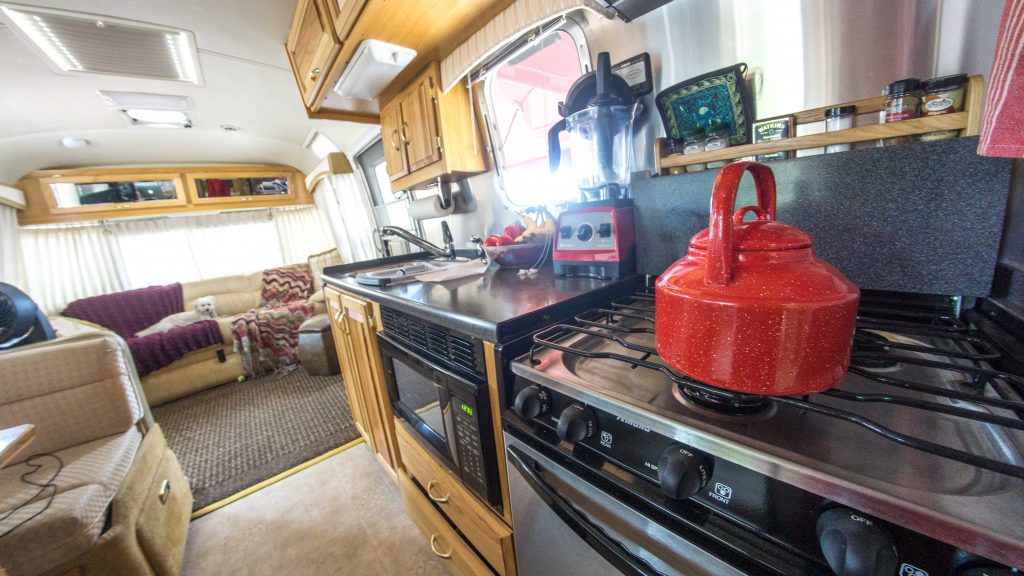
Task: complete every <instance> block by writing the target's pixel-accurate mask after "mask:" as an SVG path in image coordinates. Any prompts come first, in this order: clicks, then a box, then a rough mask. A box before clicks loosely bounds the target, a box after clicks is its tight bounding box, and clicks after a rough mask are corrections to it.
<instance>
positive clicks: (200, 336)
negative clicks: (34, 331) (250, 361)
mask: <svg viewBox="0 0 1024 576" xmlns="http://www.w3.org/2000/svg"><path fill="white" fill-rule="evenodd" d="M184 309H185V304H184V297H183V294H182V289H181V284H177V283H175V284H168V285H167V286H150V287H149V288H140V289H138V290H125V291H124V292H115V293H114V294H105V295H103V296H92V297H90V298H82V299H81V300H75V301H74V302H72V303H71V304H68V307H67V308H65V309H64V311H63V312H62V313H61V314H63V315H64V316H67V317H69V318H77V319H79V320H85V321H86V322H92V323H93V324H99V325H100V326H103V327H104V328H107V329H108V330H111V331H113V332H115V333H117V335H118V336H121V337H122V338H124V339H125V341H126V342H127V343H128V347H129V348H130V349H131V351H132V359H133V360H134V361H135V368H136V369H137V370H138V372H139V376H146V375H148V374H151V373H153V372H156V371H157V370H159V369H161V368H163V367H164V366H168V365H170V364H171V363H173V362H174V361H176V360H179V359H180V358H182V357H183V356H185V355H186V354H188V353H190V352H194V351H196V350H202V349H203V348H209V347H210V346H218V345H221V344H223V343H224V341H223V339H222V337H221V334H220V328H219V327H218V326H217V321H216V320H203V321H201V322H196V323H194V324H189V325H187V326H179V327H177V328H174V329H172V330H168V331H167V332H160V333H157V334H150V335H148V336H142V337H136V336H135V333H136V332H139V331H140V330H143V329H145V328H148V327H149V326H152V325H153V324H155V323H157V322H159V321H160V320H161V319H163V318H165V317H167V316H170V315H171V314H174V313H176V312H181V311H182V310H184Z"/></svg>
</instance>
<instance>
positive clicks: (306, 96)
mask: <svg viewBox="0 0 1024 576" xmlns="http://www.w3.org/2000/svg"><path fill="white" fill-rule="evenodd" d="M330 1H331V2H332V3H337V0H330ZM285 47H286V48H287V50H288V60H289V62H291V65H292V72H294V73H295V81H296V82H297V83H298V85H299V92H300V93H301V94H302V101H303V103H305V104H306V106H310V105H312V104H313V102H314V100H316V98H317V94H318V93H319V90H320V87H321V86H323V84H324V79H325V78H326V77H327V71H328V69H329V68H330V66H331V65H332V64H333V63H334V59H335V58H336V57H337V56H338V51H339V50H341V43H340V42H339V41H338V39H337V36H336V33H335V31H334V22H333V21H332V20H331V17H330V15H329V14H328V10H327V7H326V6H321V5H320V4H319V2H318V1H317V0H299V3H298V5H297V6H296V7H295V16H294V17H293V18H292V28H291V32H290V33H289V34H288V43H287V44H285Z"/></svg>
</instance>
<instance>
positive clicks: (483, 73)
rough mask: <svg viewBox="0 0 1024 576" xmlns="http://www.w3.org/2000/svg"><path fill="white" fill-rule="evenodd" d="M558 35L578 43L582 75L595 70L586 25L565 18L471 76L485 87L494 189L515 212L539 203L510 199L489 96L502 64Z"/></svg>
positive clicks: (519, 41) (519, 40) (522, 39)
mask: <svg viewBox="0 0 1024 576" xmlns="http://www.w3.org/2000/svg"><path fill="white" fill-rule="evenodd" d="M558 32H565V33H566V34H568V35H569V37H570V38H572V39H573V42H574V43H575V44H576V54H577V55H578V56H579V59H580V68H581V69H582V70H583V72H582V74H581V76H582V75H583V74H587V73H588V72H590V71H591V70H592V66H591V61H590V48H589V46H588V45H587V38H586V35H584V33H583V25H582V24H580V23H579V22H578V21H577V20H575V19H574V18H573V17H571V16H569V15H563V16H559V17H558V18H556V19H555V20H552V21H550V22H548V23H546V24H543V25H541V26H538V27H537V28H534V29H533V30H531V31H529V32H527V33H525V34H523V35H522V36H520V37H519V38H517V39H516V40H514V41H513V43H512V45H513V46H515V45H517V44H521V46H518V47H516V48H515V49H514V50H511V51H504V52H503V53H502V54H500V56H499V57H498V58H495V59H493V60H490V61H488V62H486V63H484V64H483V65H481V66H480V68H478V70H477V71H476V72H474V73H473V74H471V76H470V78H471V79H473V81H474V82H478V81H479V82H483V88H482V90H481V91H480V92H481V97H480V100H481V102H482V104H483V114H484V123H485V126H486V128H487V135H488V140H489V146H488V148H490V152H491V158H492V160H493V162H494V180H495V186H496V188H497V190H498V192H499V196H500V197H501V199H502V203H503V204H504V205H505V206H506V207H508V208H510V209H513V210H522V209H524V208H528V207H530V206H535V205H536V204H520V203H518V202H516V201H515V200H513V199H512V197H510V196H509V193H508V188H507V187H506V186H505V173H506V172H507V170H508V167H507V165H506V163H505V156H504V154H503V150H502V147H501V146H500V145H499V144H498V142H500V141H501V132H500V131H499V130H498V126H497V123H496V121H495V118H496V115H495V110H494V102H493V101H492V99H491V97H490V95H491V89H492V86H493V83H494V78H495V75H496V72H497V70H498V69H499V68H501V66H502V65H504V64H505V63H506V62H508V61H509V60H512V59H513V58H516V57H517V56H519V55H520V54H522V53H523V52H525V51H526V50H528V49H529V48H530V46H532V45H533V44H534V43H535V42H540V41H542V40H543V39H544V38H547V37H548V36H550V35H551V34H557V33H558Z"/></svg>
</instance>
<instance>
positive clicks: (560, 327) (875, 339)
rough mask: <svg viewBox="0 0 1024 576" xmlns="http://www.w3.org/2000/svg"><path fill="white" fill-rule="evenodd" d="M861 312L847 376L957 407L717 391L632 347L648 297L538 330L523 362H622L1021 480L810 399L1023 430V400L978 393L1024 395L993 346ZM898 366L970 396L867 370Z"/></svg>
mask: <svg viewBox="0 0 1024 576" xmlns="http://www.w3.org/2000/svg"><path fill="white" fill-rule="evenodd" d="M865 312H866V313H865ZM861 313H862V314H861V316H858V323H857V332H856V335H855V338H854V348H853V352H852V354H851V368H850V372H852V373H855V374H858V375H859V376H862V377H864V378H868V379H871V380H873V381H875V382H879V383H881V384H884V385H887V386H892V387H893V388H897V389H906V390H912V391H915V392H918V393H925V394H928V395H930V396H933V397H934V398H935V399H940V398H945V399H949V400H955V401H956V403H957V404H961V405H958V406H955V405H950V404H943V403H939V402H935V401H931V400H922V399H918V398H912V397H908V396H902V395H898V394H865V393H857V392H850V391H847V390H840V389H832V390H827V391H825V392H821V393H818V394H812V395H808V396H803V397H789V396H756V395H750V394H743V393H739V392H733V391H730V390H723V389H721V388H717V387H715V386H711V385H709V384H705V383H703V382H699V381H697V380H693V379H692V378H688V377H686V376H685V375H683V374H681V373H679V372H677V371H675V370H672V369H671V368H669V367H667V366H665V365H663V364H660V363H657V362H654V361H652V359H653V358H656V357H657V350H656V349H655V348H653V347H652V346H646V345H643V344H638V343H636V342H631V341H629V340H628V339H627V338H628V336H629V335H630V334H653V333H654V296H653V295H652V294H649V293H642V294H638V295H635V296H632V297H627V298H623V299H619V300H616V301H613V302H612V303H611V305H610V307H609V308H598V309H593V310H589V311H587V312H584V313H582V314H579V315H577V316H576V317H575V318H574V321H573V322H572V323H563V324H557V325H554V326H550V327H548V328H546V329H544V330H541V331H539V332H537V333H536V334H534V336H533V342H534V345H533V347H532V348H531V350H530V361H531V363H533V364H536V363H537V362H538V360H536V359H535V354H536V353H537V351H539V350H540V349H542V348H550V349H553V350H558V351H561V352H563V353H566V354H572V355H577V356H580V357H584V358H589V359H599V360H610V361H616V362H625V363H627V364H629V365H630V366H631V367H632V368H634V369H637V368H642V369H647V370H654V371H657V372H660V373H662V374H663V375H664V376H665V377H667V378H668V379H669V380H670V381H671V382H672V383H673V384H674V385H676V386H677V387H679V388H680V391H681V392H682V393H683V394H684V396H685V397H686V398H688V399H690V400H692V401H694V402H696V403H698V404H701V405H702V406H705V407H710V408H712V409H719V410H723V409H724V410H726V411H729V412H733V413H739V414H747V413H751V412H756V411H760V410H762V409H764V408H765V407H767V406H770V405H771V404H772V403H777V404H781V405H788V406H792V407H795V408H797V409H800V410H804V411H808V412H814V413H817V414H820V415H823V416H827V417H830V418H835V419H838V420H842V421H845V422H849V423H851V424H855V425H857V426H860V427H861V428H864V429H866V430H869V431H871V432H873V433H875V434H878V435H880V436H882V437H884V438H886V439H888V440H890V441H892V442H895V443H897V444H900V445H904V446H907V447H910V448H914V449H917V450H920V451H923V452H927V453H930V454H934V455H937V456H941V457H944V458H948V459H951V460H954V461H958V462H963V463H965V464H969V465H972V466H976V467H979V468H983V469H985V470H990V471H993V472H998V473H1001V474H1006V475H1008V476H1012V477H1015V478H1020V479H1024V466H1019V465H1016V464H1011V463H1008V462H1004V461H1000V460H995V459H992V458H988V457H985V456H981V455H978V454H973V453H971V452H967V451H964V450H960V449H956V448H952V447H949V446H945V445H943V444H938V443H935V442H931V441H929V440H927V439H924V438H919V437H915V436H912V435H909V434H905V433H902V432H898V431H896V430H893V429H892V428H889V427H887V426H885V425H884V424H882V423H880V422H878V421H875V420H872V419H870V418H867V417H865V416H862V415H859V414H855V413H853V412H850V411H848V410H843V409H840V408H836V407H834V406H830V405H825V404H822V403H820V402H817V401H816V399H817V398H818V397H822V396H827V397H829V398H832V399H839V400H842V401H844V402H849V403H886V404H890V405H896V406H903V407H906V408H908V409H913V410H925V411H929V412H934V413H941V414H946V415H950V416H954V417H957V418H963V419H966V420H972V421H975V422H979V423H985V424H991V425H997V426H1003V427H1005V428H1008V429H1013V430H1024V402H1021V401H1020V400H1019V399H1010V398H1006V397H992V396H986V395H984V390H985V389H986V385H987V384H993V383H996V382H1001V383H1005V384H1007V385H1009V386H1010V387H1011V388H1012V389H1013V390H1014V391H1015V392H1016V393H1017V397H1018V398H1019V396H1020V395H1021V391H1022V390H1024V378H1022V377H1020V376H1018V375H1016V374H1011V373H1008V372H1003V371H999V370H994V369H992V368H990V367H988V366H987V365H986V364H984V362H985V361H989V360H994V359H996V358H998V357H999V354H998V353H997V352H996V351H995V347H994V346H993V345H992V344H990V343H989V342H988V341H987V340H985V339H984V338H983V337H982V336H981V335H980V333H978V332H977V331H975V330H973V329H972V328H971V326H969V325H967V324H965V323H963V322H962V321H960V320H959V319H957V318H955V317H950V316H943V315H938V316H929V315H927V314H921V313H908V312H900V313H899V314H898V315H897V318H891V317H884V316H883V315H882V313H881V310H880V309H875V308H872V309H869V310H867V311H864V310H862V311H861ZM907 318H911V320H907ZM874 331H888V332H896V333H902V334H912V335H915V336H927V337H931V338H941V339H943V340H945V341H947V342H949V344H950V348H952V349H949V350H947V349H945V348H938V347H932V346H925V345H917V344H907V343H902V342H891V341H889V340H887V339H885V338H884V337H882V336H881V335H879V334H877V333H875V332H874ZM572 336H586V337H591V338H600V339H604V340H607V341H611V342H614V343H615V344H616V345H618V346H619V347H621V348H622V349H623V350H622V352H614V351H602V350H590V349H585V348H583V347H578V346H573V342H574V341H572V342H567V341H569V340H572V338H571V337H572ZM577 340H578V339H577ZM627 352H634V353H639V354H640V356H639V357H634V356H630V355H629V354H628V353H627ZM906 352H911V353H923V354H927V355H933V356H939V357H946V358H950V359H952V360H953V361H942V360H931V359H927V358H920V357H917V356H909V355H907V354H906ZM898 362H902V363H908V364H917V365H920V366H925V367H929V368H937V369H941V370H948V371H950V372H952V373H959V374H963V375H964V378H965V380H964V383H966V384H970V385H971V386H972V387H973V388H974V389H975V390H977V392H974V393H972V392H969V391H960V390H950V389H946V388H942V387H939V386H934V385H930V384H926V383H920V382H912V381H909V380H904V379H900V378H896V377H892V376H888V375H886V374H884V373H876V372H873V371H872V370H870V367H878V366H884V365H888V364H895V363H898ZM993 388H994V389H997V390H998V389H1000V388H997V387H993ZM963 405H968V406H969V407H967V406H963ZM981 408H990V409H999V410H1003V411H1009V412H1010V413H1013V414H1015V415H1016V417H1013V416H1003V415H999V414H993V413H991V412H987V411H983V410H982V409H981Z"/></svg>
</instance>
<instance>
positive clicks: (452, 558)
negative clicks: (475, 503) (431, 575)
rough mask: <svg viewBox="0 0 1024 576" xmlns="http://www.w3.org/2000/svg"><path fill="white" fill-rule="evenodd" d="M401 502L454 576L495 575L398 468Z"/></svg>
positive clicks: (432, 548)
mask: <svg viewBox="0 0 1024 576" xmlns="http://www.w3.org/2000/svg"><path fill="white" fill-rule="evenodd" d="M398 488H399V490H400V491H401V493H402V505H403V506H404V507H405V511H406V512H408V513H409V517H410V518H412V521H413V522H414V523H415V524H416V526H417V527H418V528H419V529H420V532H423V534H424V535H425V536H426V537H427V538H429V539H430V548H431V550H433V551H434V554H436V555H437V556H438V557H439V558H441V559H443V561H444V562H445V563H446V564H445V565H446V567H447V568H448V570H449V571H450V572H451V573H452V574H455V575H456V576H462V575H466V576H494V572H492V571H491V569H490V568H488V567H487V564H485V563H484V562H483V560H481V559H480V557H479V556H477V555H476V553H475V552H474V551H473V549H472V548H470V546H469V544H466V542H465V541H464V540H463V539H462V537H461V536H459V534H458V533H457V532H456V531H455V529H454V528H452V527H451V525H450V524H448V521H447V520H445V517H444V516H442V515H441V513H440V512H438V511H437V509H436V508H434V505H433V504H431V502H430V500H429V499H428V498H427V496H426V495H425V494H423V492H421V491H420V489H419V488H418V487H417V486H416V484H415V483H414V482H413V481H412V479H411V478H409V476H407V475H406V474H405V473H404V472H403V471H401V470H399V471H398Z"/></svg>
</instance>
